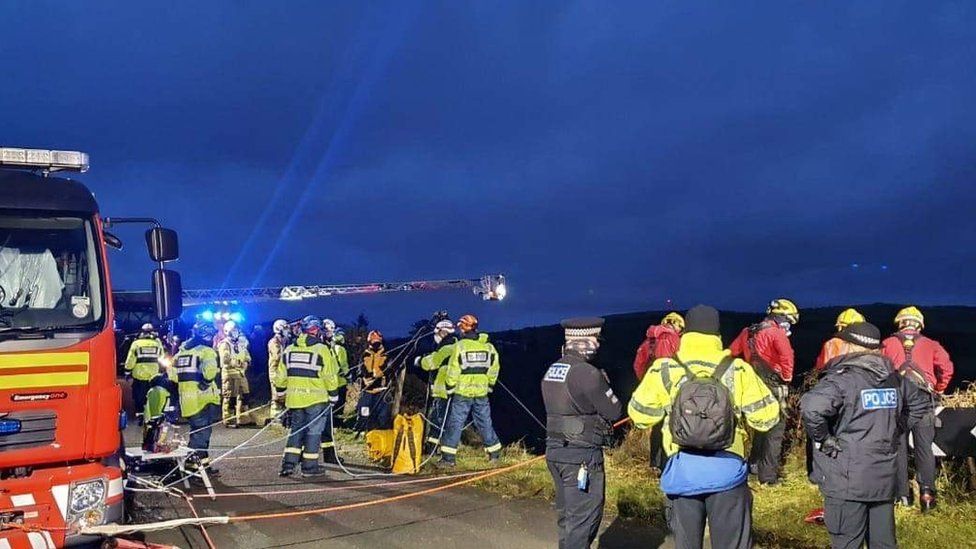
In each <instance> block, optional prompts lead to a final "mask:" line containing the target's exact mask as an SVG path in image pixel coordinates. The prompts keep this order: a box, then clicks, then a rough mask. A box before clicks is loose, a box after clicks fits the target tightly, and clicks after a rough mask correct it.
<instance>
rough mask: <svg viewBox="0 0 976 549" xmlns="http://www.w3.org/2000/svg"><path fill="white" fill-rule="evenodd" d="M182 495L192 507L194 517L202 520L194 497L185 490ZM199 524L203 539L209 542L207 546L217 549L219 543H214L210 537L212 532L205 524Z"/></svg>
mask: <svg viewBox="0 0 976 549" xmlns="http://www.w3.org/2000/svg"><path fill="white" fill-rule="evenodd" d="M180 495H181V496H183V501H185V502H186V504H187V506H189V507H190V512H191V513H193V517H194V518H195V519H197V520H200V514H199V513H197V508H196V507H194V506H193V498H192V497H190V496H188V495H187V494H185V493H183V492H180ZM197 526H199V527H200V533H201V534H203V540H204V541H206V542H207V547H209V548H210V549H217V545H216V544H214V542H213V540H212V539H210V534H209V533H207V528H206V527H205V526H204V525H203V524H198V525H197Z"/></svg>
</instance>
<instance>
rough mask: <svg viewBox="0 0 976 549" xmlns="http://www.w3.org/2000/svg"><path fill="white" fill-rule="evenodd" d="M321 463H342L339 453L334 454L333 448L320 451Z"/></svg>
mask: <svg viewBox="0 0 976 549" xmlns="http://www.w3.org/2000/svg"><path fill="white" fill-rule="evenodd" d="M322 461H324V462H325V463H331V464H333V465H341V464H342V463H343V461H342V458H340V457H339V453H338V452H336V449H335V447H334V446H333V447H332V448H323V449H322Z"/></svg>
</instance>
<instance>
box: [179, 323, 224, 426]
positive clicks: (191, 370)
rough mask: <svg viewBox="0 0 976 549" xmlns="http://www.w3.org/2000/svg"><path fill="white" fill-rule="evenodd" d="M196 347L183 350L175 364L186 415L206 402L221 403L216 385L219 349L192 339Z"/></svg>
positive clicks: (181, 411) (191, 342) (218, 368)
mask: <svg viewBox="0 0 976 549" xmlns="http://www.w3.org/2000/svg"><path fill="white" fill-rule="evenodd" d="M189 344H191V345H193V347H187V348H183V349H180V352H178V353H176V357H175V358H174V360H173V364H174V365H175V366H176V377H177V380H178V383H179V391H180V413H182V414H183V417H190V416H195V415H197V414H198V413H200V411H201V410H203V408H204V406H206V405H207V404H216V405H219V404H220V390H219V389H218V388H217V382H216V381H215V380H216V379H217V374H218V373H220V366H218V365H217V351H214V350H213V347H210V346H209V345H207V344H205V343H202V342H197V341H195V340H190V343H189Z"/></svg>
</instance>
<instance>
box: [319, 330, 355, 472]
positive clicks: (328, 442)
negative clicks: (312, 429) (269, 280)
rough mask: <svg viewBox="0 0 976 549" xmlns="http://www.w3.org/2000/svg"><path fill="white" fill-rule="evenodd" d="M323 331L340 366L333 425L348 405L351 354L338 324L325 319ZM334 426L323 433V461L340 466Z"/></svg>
mask: <svg viewBox="0 0 976 549" xmlns="http://www.w3.org/2000/svg"><path fill="white" fill-rule="evenodd" d="M322 330H323V332H324V336H325V344H326V345H327V346H328V347H329V351H331V352H332V356H334V357H335V359H336V364H338V365H339V400H338V401H336V402H335V403H334V404H333V406H332V412H331V414H330V416H329V417H330V418H331V420H332V423H334V422H335V419H336V412H338V411H340V410H342V408H343V407H344V406H345V404H346V389H347V384H348V379H347V378H348V377H349V354H348V353H347V352H346V348H345V347H343V346H342V343H345V340H346V336H345V334H344V333H343V332H342V329H341V328H339V327H338V326H336V323H335V322H334V321H333V320H331V319H328V318H327V319H325V320H323V321H322ZM332 431H333V425H332V424H330V425H326V427H325V431H324V432H323V433H322V460H323V461H324V462H325V463H333V464H339V462H340V461H341V460H340V459H339V454H338V452H336V446H335V440H333V436H332V435H333V432H332Z"/></svg>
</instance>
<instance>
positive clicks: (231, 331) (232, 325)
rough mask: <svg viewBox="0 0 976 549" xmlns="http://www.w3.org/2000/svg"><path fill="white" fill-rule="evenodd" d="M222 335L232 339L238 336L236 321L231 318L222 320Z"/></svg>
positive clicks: (239, 332)
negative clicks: (225, 320)
mask: <svg viewBox="0 0 976 549" xmlns="http://www.w3.org/2000/svg"><path fill="white" fill-rule="evenodd" d="M224 335H225V336H227V337H231V338H234V339H237V338H238V337H240V335H241V331H240V330H238V329H237V323H236V322H234V321H233V320H228V321H227V322H224Z"/></svg>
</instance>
